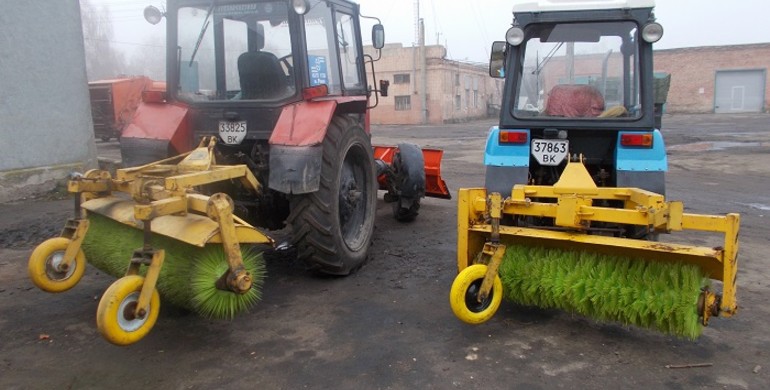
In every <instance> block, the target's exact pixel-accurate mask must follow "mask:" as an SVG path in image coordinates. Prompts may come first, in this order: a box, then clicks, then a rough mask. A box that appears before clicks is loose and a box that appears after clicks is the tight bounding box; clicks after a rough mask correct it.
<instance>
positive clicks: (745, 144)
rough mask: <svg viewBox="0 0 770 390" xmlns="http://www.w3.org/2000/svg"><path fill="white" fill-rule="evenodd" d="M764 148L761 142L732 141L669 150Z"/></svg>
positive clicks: (674, 146) (706, 150)
mask: <svg viewBox="0 0 770 390" xmlns="http://www.w3.org/2000/svg"><path fill="white" fill-rule="evenodd" d="M760 146H763V144H762V143H760V142H732V141H716V142H695V143H692V144H683V145H673V146H669V147H668V150H673V151H683V152H708V151H716V150H725V149H729V148H756V147H760Z"/></svg>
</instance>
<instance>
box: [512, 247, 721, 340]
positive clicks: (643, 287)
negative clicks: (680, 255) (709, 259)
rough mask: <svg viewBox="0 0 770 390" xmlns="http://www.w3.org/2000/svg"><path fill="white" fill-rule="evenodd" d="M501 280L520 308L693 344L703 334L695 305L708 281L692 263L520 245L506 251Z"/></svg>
mask: <svg viewBox="0 0 770 390" xmlns="http://www.w3.org/2000/svg"><path fill="white" fill-rule="evenodd" d="M500 278H501V281H502V282H503V288H504V290H505V296H506V297H507V298H508V299H509V300H511V301H513V302H516V303H518V304H522V305H527V306H538V307H542V308H553V309H560V310H564V311H568V312H574V313H579V314H582V315H584V316H587V317H591V318H594V319H597V320H600V321H613V322H620V323H623V324H626V325H637V326H641V327H646V328H654V329H657V330H659V331H661V332H664V333H669V334H674V335H677V336H680V337H686V338H690V339H695V338H697V337H698V336H699V335H700V333H701V330H702V325H701V324H700V321H699V320H698V312H697V302H698V297H699V295H700V292H701V288H702V287H704V286H706V285H707V284H708V282H709V279H708V278H706V277H705V276H704V275H703V274H702V272H701V271H700V269H699V268H698V267H695V266H693V265H688V264H672V263H664V262H657V261H644V260H632V259H629V258H624V257H616V256H605V255H599V254H595V253H588V252H578V251H565V250H559V249H545V248H532V247H525V246H518V245H508V246H507V249H506V252H505V256H504V258H503V263H502V264H501V266H500Z"/></svg>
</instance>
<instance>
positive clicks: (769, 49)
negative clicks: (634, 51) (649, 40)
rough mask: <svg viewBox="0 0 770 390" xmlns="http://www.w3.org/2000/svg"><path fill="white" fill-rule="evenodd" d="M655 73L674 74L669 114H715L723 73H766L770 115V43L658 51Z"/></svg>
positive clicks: (766, 110)
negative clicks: (718, 75)
mask: <svg viewBox="0 0 770 390" xmlns="http://www.w3.org/2000/svg"><path fill="white" fill-rule="evenodd" d="M654 61H655V71H656V72H668V73H671V88H670V90H669V93H668V104H667V106H666V110H667V112H672V113H675V112H687V113H706V112H714V84H715V81H716V72H717V71H719V70H740V69H765V70H766V71H765V77H766V78H767V79H766V80H765V112H768V111H770V71H768V67H770V43H763V44H751V45H736V46H707V47H691V48H683V49H670V50H656V51H655V60H654Z"/></svg>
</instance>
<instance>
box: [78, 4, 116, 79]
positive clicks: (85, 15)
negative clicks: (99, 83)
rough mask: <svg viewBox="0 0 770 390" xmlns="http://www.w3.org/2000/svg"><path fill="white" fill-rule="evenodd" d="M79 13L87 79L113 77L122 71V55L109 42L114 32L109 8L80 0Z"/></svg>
mask: <svg viewBox="0 0 770 390" xmlns="http://www.w3.org/2000/svg"><path fill="white" fill-rule="evenodd" d="M80 15H81V20H82V24H83V41H84V43H85V52H86V72H87V74H88V79H89V80H91V81H93V80H99V79H105V78H113V77H115V76H117V75H118V74H120V73H123V72H124V70H123V69H124V65H123V64H124V61H123V56H122V55H121V53H119V52H118V51H117V50H115V48H114V47H113V46H112V43H111V41H112V39H113V35H114V32H113V29H112V22H111V21H110V11H109V9H107V7H105V6H104V5H102V6H101V7H97V6H96V5H94V4H92V3H91V0H80Z"/></svg>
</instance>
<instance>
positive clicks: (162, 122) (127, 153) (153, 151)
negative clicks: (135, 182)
mask: <svg viewBox="0 0 770 390" xmlns="http://www.w3.org/2000/svg"><path fill="white" fill-rule="evenodd" d="M188 111H189V109H188V107H187V106H185V105H182V104H176V103H165V102H158V103H155V102H146V101H142V102H141V103H140V104H139V106H138V107H137V109H136V112H135V113H134V116H133V118H132V119H131V123H130V124H129V125H128V126H127V127H126V128H125V130H123V134H122V136H121V141H120V149H121V155H122V159H123V165H124V166H136V165H142V164H146V163H149V162H153V161H157V160H162V159H164V158H166V157H168V155H169V152H171V153H172V154H179V153H184V152H187V151H189V150H192V148H193V145H192V133H191V129H190V124H189V121H188V115H187V113H188ZM169 149H172V150H169Z"/></svg>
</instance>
